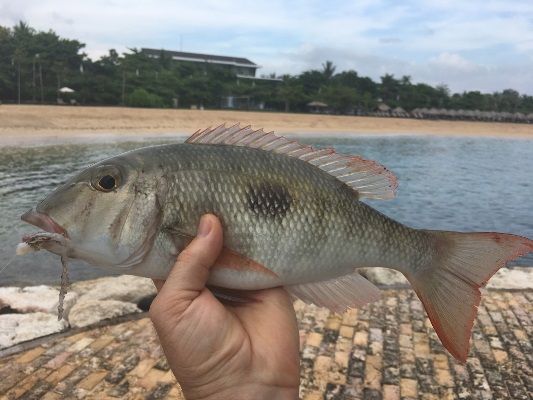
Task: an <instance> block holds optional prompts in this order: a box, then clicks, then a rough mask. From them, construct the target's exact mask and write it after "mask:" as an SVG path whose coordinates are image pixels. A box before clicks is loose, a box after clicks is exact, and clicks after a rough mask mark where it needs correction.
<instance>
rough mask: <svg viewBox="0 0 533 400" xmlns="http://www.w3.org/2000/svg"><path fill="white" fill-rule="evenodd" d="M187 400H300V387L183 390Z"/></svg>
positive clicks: (250, 386)
mask: <svg viewBox="0 0 533 400" xmlns="http://www.w3.org/2000/svg"><path fill="white" fill-rule="evenodd" d="M182 390H183V394H184V395H185V399H186V400H249V399H254V400H272V399H276V400H278V399H279V400H298V398H299V396H298V394H299V392H298V387H280V386H268V385H257V384H248V385H247V384H242V385H240V386H235V387H231V388H224V389H220V390H216V391H212V390H209V389H206V388H202V389H194V390H188V389H185V388H182Z"/></svg>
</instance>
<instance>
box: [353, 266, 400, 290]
mask: <svg viewBox="0 0 533 400" xmlns="http://www.w3.org/2000/svg"><path fill="white" fill-rule="evenodd" d="M357 271H358V272H360V273H361V275H363V276H364V277H365V278H367V279H368V280H369V281H370V282H372V283H374V284H376V285H384V286H393V285H402V286H405V285H409V281H407V279H406V278H405V276H403V274H402V273H400V272H398V271H394V270H392V269H388V268H361V269H358V270H357Z"/></svg>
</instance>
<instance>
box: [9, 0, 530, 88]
mask: <svg viewBox="0 0 533 400" xmlns="http://www.w3.org/2000/svg"><path fill="white" fill-rule="evenodd" d="M21 20H22V21H25V22H27V23H28V24H29V25H30V26H32V27H33V28H35V29H38V30H49V29H52V30H54V31H55V32H56V33H58V34H59V35H60V36H63V37H66V38H69V39H77V40H79V41H81V42H82V43H85V44H86V48H85V50H84V51H85V52H86V53H87V54H88V55H89V57H91V58H93V59H97V58H98V57H100V56H102V55H104V54H106V53H107V52H108V50H109V49H110V48H114V49H116V50H117V51H119V52H124V51H127V49H128V48H141V47H151V48H156V49H161V48H164V49H168V50H183V51H190V52H199V53H209V54H219V55H230V56H239V57H246V58H249V59H250V60H252V61H253V62H255V63H256V64H259V65H261V66H262V68H261V69H260V70H259V71H258V74H259V75H261V74H270V73H276V74H278V75H282V74H285V73H290V74H298V73H300V72H302V71H305V70H308V69H321V65H322V63H324V62H325V61H326V60H331V61H333V63H334V64H335V65H336V66H337V71H342V70H348V69H353V70H356V71H357V72H358V73H359V75H363V76H369V77H371V78H372V79H374V80H376V81H379V77H380V76H382V75H383V74H385V73H391V74H394V75H395V76H396V77H398V78H399V77H401V76H403V75H409V76H410V77H411V80H412V82H415V83H418V82H424V83H429V84H431V85H438V84H446V85H447V86H448V87H449V88H450V89H451V91H452V92H462V91H464V90H480V91H482V92H493V91H501V90H503V89H506V88H513V89H516V90H518V91H519V92H521V93H526V94H529V95H533V1H532V0H524V1H522V0H520V1H518V0H514V1H513V0H468V1H463V0H447V1H446V0H442V1H435V0H406V1H397V0H396V1H395V0H360V1H359V0H352V1H349V0H348V1H343V0H318V1H315V0H308V1H303V0H302V1H283V0H269V1H262V0H256V1H243V0H233V1H230V0H194V1H181V0H174V1H172V0H158V1H147V0H89V1H87V0H85V1H78V0H0V25H3V26H13V25H15V24H16V23H18V21H21ZM0 56H1V55H0Z"/></svg>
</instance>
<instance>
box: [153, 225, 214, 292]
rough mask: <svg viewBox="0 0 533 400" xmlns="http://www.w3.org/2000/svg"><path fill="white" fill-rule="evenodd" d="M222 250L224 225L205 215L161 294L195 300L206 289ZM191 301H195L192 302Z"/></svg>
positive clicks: (179, 257)
mask: <svg viewBox="0 0 533 400" xmlns="http://www.w3.org/2000/svg"><path fill="white" fill-rule="evenodd" d="M221 249H222V226H221V225H220V221H219V220H218V218H217V217H215V216H214V215H211V214H207V215H204V216H203V217H202V218H201V220H200V225H199V226H198V232H197V235H196V237H195V238H194V239H193V241H192V242H191V243H190V244H189V245H188V246H187V247H186V248H185V250H183V251H182V252H181V253H180V255H179V256H178V260H177V261H176V263H175V264H174V267H173V268H172V270H171V271H170V274H169V275H168V277H167V279H166V281H165V283H164V285H163V287H162V288H161V293H168V294H173V295H177V296H179V297H180V298H182V299H184V297H187V296H189V297H195V296H197V295H198V293H199V292H200V291H202V290H203V288H204V287H205V284H206V282H207V279H208V278H209V271H210V268H211V266H212V265H213V264H214V262H215V260H216V259H217V257H218V255H219V253H220V251H221ZM191 300H192V299H191Z"/></svg>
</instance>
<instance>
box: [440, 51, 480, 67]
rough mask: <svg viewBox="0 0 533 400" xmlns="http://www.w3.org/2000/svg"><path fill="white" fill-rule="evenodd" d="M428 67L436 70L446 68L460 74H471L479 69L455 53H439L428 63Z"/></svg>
mask: <svg viewBox="0 0 533 400" xmlns="http://www.w3.org/2000/svg"><path fill="white" fill-rule="evenodd" d="M429 63H430V65H432V66H435V67H437V68H441V67H442V68H448V69H452V70H456V71H461V72H472V71H476V70H477V69H479V66H478V65H476V64H474V63H473V62H470V61H468V60H467V59H465V58H464V57H461V56H460V55H459V54H456V53H447V52H445V53H440V54H439V55H438V56H437V57H433V58H432V59H431V60H430V61H429Z"/></svg>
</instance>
